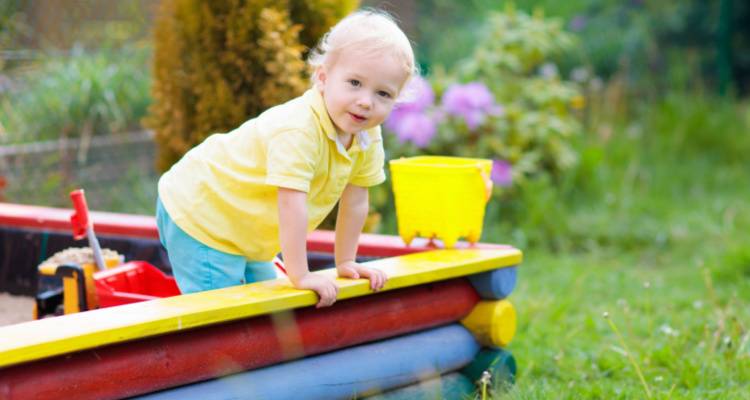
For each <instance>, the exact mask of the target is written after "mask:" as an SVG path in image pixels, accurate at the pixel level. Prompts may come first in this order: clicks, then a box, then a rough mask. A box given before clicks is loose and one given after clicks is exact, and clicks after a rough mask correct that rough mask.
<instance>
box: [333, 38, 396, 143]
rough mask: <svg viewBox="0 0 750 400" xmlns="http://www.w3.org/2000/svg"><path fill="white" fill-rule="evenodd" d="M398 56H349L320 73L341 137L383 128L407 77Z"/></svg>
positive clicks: (336, 61) (342, 56) (355, 54)
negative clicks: (382, 125)
mask: <svg viewBox="0 0 750 400" xmlns="http://www.w3.org/2000/svg"><path fill="white" fill-rule="evenodd" d="M402 65H403V63H401V62H398V60H396V58H395V57H394V56H391V55H389V54H377V55H363V54H361V53H359V54H358V52H347V53H344V54H341V55H339V56H338V58H337V59H336V60H335V62H334V64H333V66H331V67H330V68H326V67H325V66H323V67H321V68H320V69H319V70H318V82H319V83H318V88H319V89H320V91H321V92H322V93H323V99H324V100H325V104H326V108H327V109H328V114H329V115H330V117H331V120H332V121H333V123H334V125H336V129H337V130H338V132H339V133H349V134H354V133H357V132H359V131H362V130H365V129H369V128H372V127H374V126H377V125H380V124H381V123H383V121H385V119H386V118H387V117H388V114H390V113H391V110H393V106H394V104H395V101H396V98H397V97H398V94H399V91H400V90H401V87H402V86H403V84H404V83H405V81H406V78H407V73H406V72H405V71H404V69H403V67H402Z"/></svg>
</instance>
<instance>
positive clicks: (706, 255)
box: [490, 96, 750, 399]
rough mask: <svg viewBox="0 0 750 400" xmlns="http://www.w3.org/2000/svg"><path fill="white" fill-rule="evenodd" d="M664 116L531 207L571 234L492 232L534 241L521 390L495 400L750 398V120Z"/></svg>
mask: <svg viewBox="0 0 750 400" xmlns="http://www.w3.org/2000/svg"><path fill="white" fill-rule="evenodd" d="M651 106H652V108H650V109H649V110H648V112H643V113H641V114H639V115H638V116H637V118H635V119H634V120H635V121H637V122H636V123H640V124H642V126H643V128H634V124H635V123H630V124H628V125H623V126H620V127H619V128H616V129H615V135H614V137H612V138H609V139H606V140H605V139H602V138H598V137H596V135H591V137H590V138H588V139H587V140H585V141H584V142H585V143H581V144H580V145H579V147H580V149H581V151H582V152H583V153H584V159H583V161H582V164H581V166H579V171H577V172H574V173H572V174H571V175H572V177H569V178H567V180H563V181H562V182H560V183H558V184H554V185H553V184H551V183H550V184H541V185H538V187H536V188H532V189H531V190H530V192H528V193H526V194H524V195H523V196H524V198H525V199H527V200H528V202H531V203H532V204H531V205H527V209H526V210H525V211H526V212H527V213H529V214H531V215H536V214H539V215H541V216H542V217H543V216H544V215H545V212H549V215H551V217H552V218H551V219H552V222H551V223H550V222H548V221H547V222H544V221H543V220H542V218H536V219H535V221H536V223H537V224H542V225H544V224H552V225H554V224H557V225H559V227H558V228H555V229H553V228H550V229H548V230H547V231H543V232H539V231H536V232H535V231H534V230H533V229H534V225H533V224H526V225H525V226H524V228H523V229H524V230H525V232H524V234H523V235H521V236H519V234H518V232H517V230H514V229H513V228H511V227H508V226H503V225H502V224H500V225H494V226H492V225H491V226H490V235H492V236H493V237H492V240H493V241H500V242H513V240H512V238H519V237H520V238H522V239H524V240H526V243H525V245H524V246H522V248H523V249H524V252H525V261H524V263H523V265H522V267H521V269H520V271H521V275H520V276H519V285H518V287H517V289H516V291H515V292H514V293H513V295H512V296H511V301H512V302H513V303H514V305H515V306H516V309H517V312H518V318H519V320H518V321H519V325H518V330H517V333H516V338H515V339H514V342H513V343H512V344H511V346H510V350H511V351H512V352H513V354H514V355H515V356H516V359H517V361H518V364H519V373H518V381H517V384H516V385H515V386H514V387H513V388H511V389H510V390H508V391H498V392H496V393H495V395H494V398H496V399H548V398H555V399H632V398H643V399H646V398H653V399H681V398H691V399H741V398H742V399H744V398H747V396H748V393H750V201H748V199H750V185H748V182H750V174H749V173H748V172H749V171H750V170H748V164H747V162H746V161H744V160H743V158H744V157H740V156H739V155H740V154H748V151H750V145H749V144H750V134H748V133H747V132H750V130H748V126H749V125H750V124H748V118H747V117H748V115H750V113H748V111H747V106H746V105H744V104H739V105H738V104H730V103H725V102H721V101H718V100H715V99H705V98H691V97H690V96H683V97H682V98H678V97H671V98H670V97H668V98H666V99H665V100H664V101H663V102H662V103H659V104H655V105H651ZM586 154H588V156H587V155H586ZM592 155H593V156H592ZM587 157H588V159H587ZM587 163H589V164H591V165H586V164H587ZM581 171H584V172H585V173H582V172H581ZM576 174H578V175H579V176H578V177H576V176H575V175H576ZM534 198H541V199H543V200H544V201H538V204H534V201H536V200H534ZM561 236H562V238H561ZM550 243H555V244H554V245H549V244H550ZM605 313H607V314H608V317H609V318H605V317H604V315H605ZM641 377H642V379H641Z"/></svg>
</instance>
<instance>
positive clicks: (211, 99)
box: [146, 0, 356, 170]
mask: <svg viewBox="0 0 750 400" xmlns="http://www.w3.org/2000/svg"><path fill="white" fill-rule="evenodd" d="M354 6H356V2H355V1H351V0H350V1H345V2H334V1H331V0H319V1H302V0H286V1H271V0H233V1H222V2H205V1H199V0H164V1H162V3H161V8H160V10H159V14H158V17H157V20H156V26H155V57H154V67H153V74H154V85H153V87H152V94H153V98H154V103H153V105H152V106H151V108H150V110H149V116H148V118H147V119H146V124H147V125H148V126H149V127H151V128H153V129H154V131H155V133H156V141H157V143H158V146H159V155H158V157H157V167H158V168H159V169H161V170H166V169H168V168H169V167H170V166H171V165H172V164H173V163H174V162H175V161H177V160H178V159H179V158H180V157H181V156H182V155H183V154H184V153H185V152H187V151H188V150H189V149H190V148H191V147H193V146H195V145H196V144H198V143H200V142H201V141H202V140H203V139H205V138H206V137H207V136H209V135H210V134H212V133H214V132H226V131H229V130H231V129H233V128H235V127H237V126H239V125H240V124H241V123H242V122H244V121H245V120H247V119H248V118H251V117H254V116H256V115H258V114H259V113H260V112H262V111H264V110H265V109H267V108H269V107H271V106H274V105H277V104H280V103H282V102H284V101H286V100H289V99H291V98H293V97H295V96H297V95H299V94H301V93H302V92H303V91H304V90H305V89H306V88H307V87H308V86H309V83H308V82H309V80H308V70H307V67H306V64H305V62H304V60H303V55H304V54H305V52H306V51H307V48H306V47H305V46H312V45H313V44H314V42H315V41H316V40H317V39H318V38H317V36H319V35H320V34H321V32H325V31H327V30H328V29H329V27H330V26H331V25H332V24H333V23H335V22H336V20H337V19H338V18H340V17H341V16H343V15H345V14H347V13H348V12H349V11H351V10H352V9H353V8H354ZM299 23H302V24H304V25H301V24H299Z"/></svg>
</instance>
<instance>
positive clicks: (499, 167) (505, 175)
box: [490, 160, 513, 186]
mask: <svg viewBox="0 0 750 400" xmlns="http://www.w3.org/2000/svg"><path fill="white" fill-rule="evenodd" d="M490 179H492V182H494V183H495V184H496V185H498V186H510V184H511V183H513V170H512V167H511V165H510V163H509V162H507V161H505V160H492V172H491V173H490Z"/></svg>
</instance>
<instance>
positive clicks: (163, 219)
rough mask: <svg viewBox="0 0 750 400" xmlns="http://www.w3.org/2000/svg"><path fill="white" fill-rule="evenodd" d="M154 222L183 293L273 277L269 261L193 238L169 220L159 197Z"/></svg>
mask: <svg viewBox="0 0 750 400" xmlns="http://www.w3.org/2000/svg"><path fill="white" fill-rule="evenodd" d="M156 225H157V227H158V228H159V240H160V241H161V244H162V245H164V247H165V248H166V249H167V256H168V257H169V262H170V263H171V264H172V274H173V275H174V278H175V280H176V281H177V286H179V288H180V291H181V292H182V293H183V294H185V293H193V292H201V291H204V290H212V289H219V288H224V287H229V286H236V285H242V284H245V283H251V282H258V281H264V280H267V279H274V278H276V271H275V269H274V266H273V263H272V262H270V261H252V260H247V259H245V257H243V256H240V255H236V254H229V253H224V252H223V251H219V250H216V249H214V248H211V247H209V246H206V245H205V244H203V243H201V242H199V241H197V240H195V239H193V238H192V237H191V236H190V235H188V234H187V233H185V231H183V230H182V229H180V227H178V226H177V224H175V223H174V221H172V218H171V217H170V216H169V214H168V213H167V210H165V209H164V205H163V204H162V203H161V200H158V199H157V201H156Z"/></svg>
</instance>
